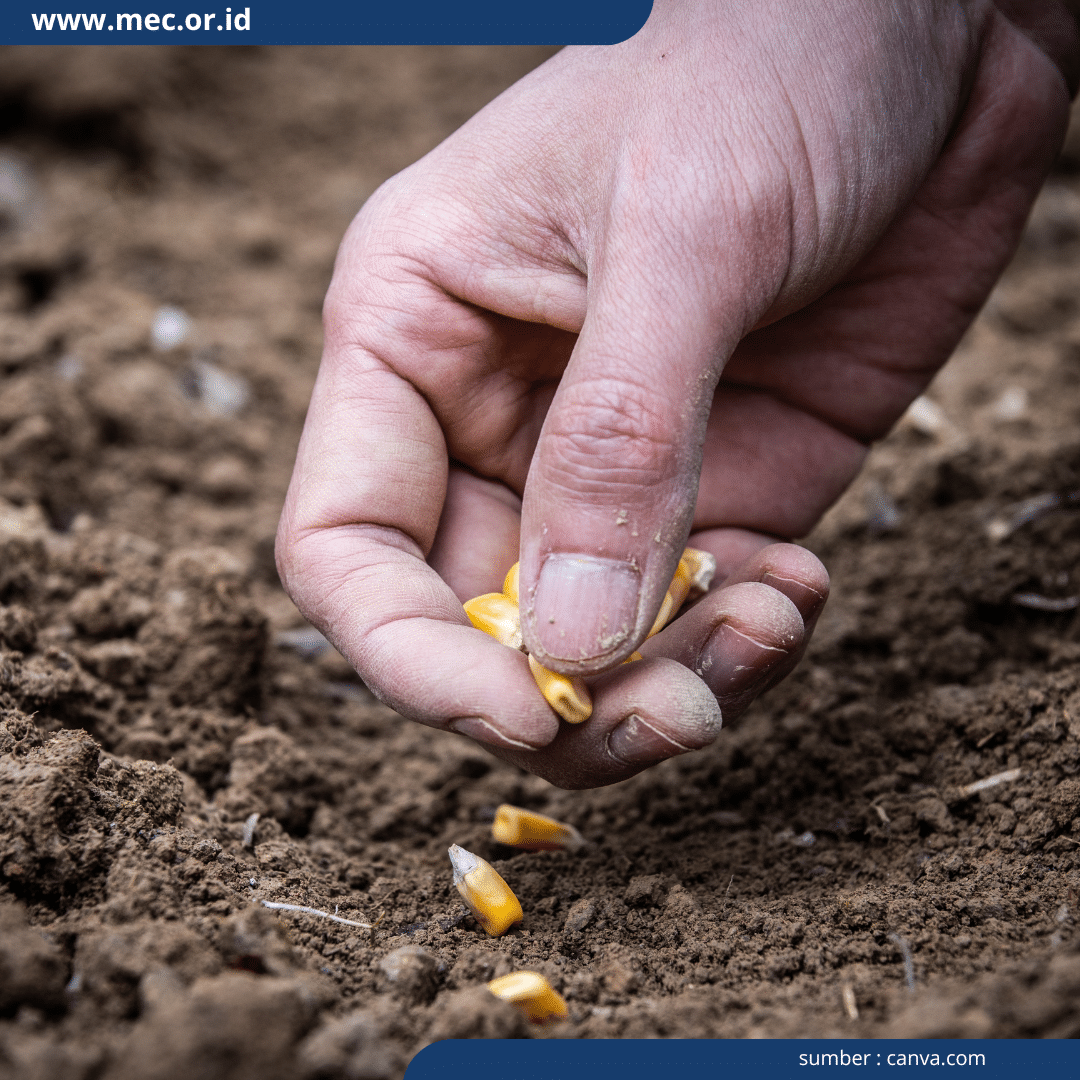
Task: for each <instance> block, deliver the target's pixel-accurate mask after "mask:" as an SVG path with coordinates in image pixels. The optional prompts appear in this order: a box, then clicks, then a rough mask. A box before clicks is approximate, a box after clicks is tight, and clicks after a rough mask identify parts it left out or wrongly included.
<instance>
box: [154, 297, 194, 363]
mask: <svg viewBox="0 0 1080 1080" xmlns="http://www.w3.org/2000/svg"><path fill="white" fill-rule="evenodd" d="M190 333H191V319H190V318H188V316H187V315H186V314H184V312H182V311H181V310H180V309H179V308H176V307H161V308H158V309H157V311H156V312H154V322H153V324H152V325H151V327H150V340H151V341H152V342H153V344H154V348H155V349H157V351H158V352H168V351H169V350H170V349H175V348H176V347H177V345H183V343H184V342H185V341H186V340H187V338H188V335H189V334H190Z"/></svg>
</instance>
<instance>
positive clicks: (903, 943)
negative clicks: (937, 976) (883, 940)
mask: <svg viewBox="0 0 1080 1080" xmlns="http://www.w3.org/2000/svg"><path fill="white" fill-rule="evenodd" d="M889 940H890V941H891V942H892V943H893V944H894V945H895V946H896V947H897V948H898V949H899V950H900V955H901V956H902V957H903V958H904V981H905V982H906V983H907V988H908V990H910V991H911V992H912V993H913V994H914V993H915V963H914V961H913V960H912V959H911V946H910V945H909V944H908V943H907V939H906V938H902V937H901V936H900V935H899V934H890V935H889Z"/></svg>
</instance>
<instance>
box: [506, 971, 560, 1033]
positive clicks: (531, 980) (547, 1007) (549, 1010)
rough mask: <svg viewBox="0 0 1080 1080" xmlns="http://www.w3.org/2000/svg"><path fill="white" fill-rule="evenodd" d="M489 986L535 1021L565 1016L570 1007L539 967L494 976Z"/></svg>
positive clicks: (539, 1021)
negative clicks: (540, 971) (498, 976)
mask: <svg viewBox="0 0 1080 1080" xmlns="http://www.w3.org/2000/svg"><path fill="white" fill-rule="evenodd" d="M487 988H488V989H489V990H490V991H491V992H492V993H493V994H494V995H495V996H496V997H497V998H501V999H502V1000H503V1001H508V1002H510V1004H511V1005H513V1006H514V1007H515V1008H516V1009H518V1010H520V1011H521V1012H523V1013H524V1014H525V1015H526V1016H527V1017H528V1018H529V1019H530V1020H531V1021H532V1022H533V1023H534V1024H543V1023H545V1022H546V1021H548V1020H565V1019H566V1017H567V1016H568V1015H569V1012H570V1010H569V1009H567V1007H566V1002H565V1001H563V999H562V996H561V995H560V994H558V993H557V992H556V991H555V990H554V989H552V986H551V983H549V982H548V981H547V979H545V978H544V976H543V975H541V974H539V972H536V971H514V972H511V973H510V974H509V975H503V976H502V977H501V978H498V979H492V980H491V982H489V983H488V984H487Z"/></svg>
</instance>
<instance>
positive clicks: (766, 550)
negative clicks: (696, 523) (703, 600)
mask: <svg viewBox="0 0 1080 1080" xmlns="http://www.w3.org/2000/svg"><path fill="white" fill-rule="evenodd" d="M733 532H735V530H733V529H712V530H709V531H707V532H700V533H694V534H693V536H692V537H691V541H692V543H693V545H694V546H695V547H698V548H701V549H702V550H704V551H709V552H712V553H713V554H714V555H715V554H716V551H717V550H719V551H720V553H721V554H724V553H726V552H727V551H729V550H730V544H731V537H730V534H731V533H733ZM763 539H764V538H763ZM719 565H721V564H720V563H719V560H718V566H719ZM718 576H719V575H718ZM714 581H715V579H714ZM744 581H758V582H761V583H762V584H763V585H768V586H770V587H771V588H773V589H776V591H777V592H779V593H782V594H783V595H784V596H786V597H787V598H788V599H789V600H790V601H791V602H792V603H793V604H794V605H795V607H796V609H797V610H798V612H799V615H800V616H801V617H802V620H803V623H804V624H805V626H806V629H807V632H808V633H809V631H810V630H812V629H813V627H814V625H815V624H816V623H817V620H818V618H819V617H820V615H821V612H822V610H823V609H824V607H825V601H826V600H827V599H828V598H829V572H828V571H827V570H826V569H825V566H824V564H823V563H822V562H821V560H820V559H819V558H818V557H817V556H816V555H815V554H814V553H813V552H812V551H808V550H807V549H806V548H804V547H800V546H799V545H798V544H778V543H776V542H774V541H772V540H771V539H768V540H767V542H766V543H765V544H762V545H761V546H759V547H758V548H757V550H755V551H754V552H752V553H751V554H749V555H748V556H747V557H746V558H745V559H744V560H743V561H742V562H741V563H740V564H739V565H738V566H737V567H735V568H734V569H733V570H730V571H728V573H727V574H725V575H724V577H722V578H720V581H719V585H716V584H714V585H713V591H714V592H717V591H719V590H721V589H726V588H728V587H729V586H731V585H736V584H739V583H740V582H744Z"/></svg>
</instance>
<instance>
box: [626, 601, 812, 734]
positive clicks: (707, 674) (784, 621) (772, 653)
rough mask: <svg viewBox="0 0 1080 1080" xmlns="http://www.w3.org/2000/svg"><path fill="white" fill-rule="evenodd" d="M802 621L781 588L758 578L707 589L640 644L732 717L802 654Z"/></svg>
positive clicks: (727, 715)
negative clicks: (687, 673) (694, 680)
mask: <svg viewBox="0 0 1080 1080" xmlns="http://www.w3.org/2000/svg"><path fill="white" fill-rule="evenodd" d="M805 645H806V626H805V623H804V622H803V619H802V616H801V615H800V614H799V611H798V608H796V606H795V605H794V604H793V603H792V602H791V601H790V600H789V599H788V598H787V597H786V596H784V594H783V593H781V592H779V591H778V590H776V589H774V588H772V587H771V586H769V585H765V584H763V583H761V582H759V581H744V582H738V583H736V584H734V585H731V586H729V587H727V588H724V589H720V590H718V591H717V592H715V593H709V594H708V595H707V596H706V597H705V598H704V599H703V600H702V601H701V602H700V603H698V604H696V605H695V606H694V607H693V608H691V609H690V610H689V611H688V612H686V613H685V614H684V615H683V616H682V617H681V618H679V619H677V620H676V621H675V622H674V623H672V624H671V625H670V626H668V627H667V628H666V629H664V630H663V631H661V632H660V633H659V634H657V635H656V637H653V638H650V639H649V640H648V641H647V642H645V644H644V645H642V647H641V652H642V655H643V656H646V657H652V656H665V657H667V658H668V659H671V660H675V661H677V662H678V663H680V664H683V665H684V666H686V667H687V668H689V669H690V670H691V671H693V672H694V673H695V674H697V675H698V676H699V677H700V678H701V679H702V680H704V682H705V684H706V685H707V686H708V687H709V689H710V690H711V691H712V692H713V694H714V695H715V696H716V699H717V701H718V702H719V705H720V708H721V710H722V712H723V714H724V717H725V718H726V719H727V720H728V721H731V720H733V719H734V718H735V717H736V716H739V715H741V714H742V713H743V712H745V711H746V709H747V707H748V706H749V705H750V703H751V702H752V701H753V700H754V698H755V697H757V696H758V695H759V694H760V693H762V692H763V691H764V690H766V689H767V688H768V687H769V686H771V685H773V683H775V682H777V681H778V680H779V679H781V678H782V677H783V676H784V675H786V674H787V673H788V672H789V671H790V670H791V669H792V668H793V667H794V666H795V664H796V663H798V661H799V658H800V657H801V655H802V652H803V649H804V648H805Z"/></svg>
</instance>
